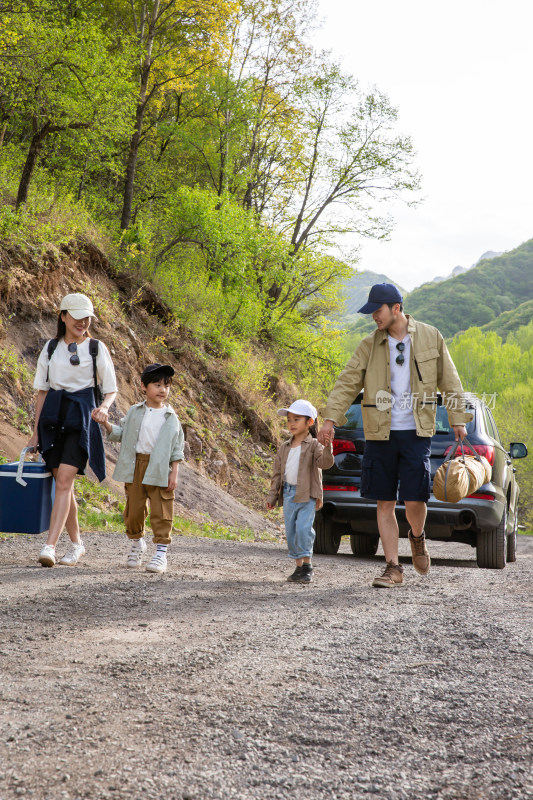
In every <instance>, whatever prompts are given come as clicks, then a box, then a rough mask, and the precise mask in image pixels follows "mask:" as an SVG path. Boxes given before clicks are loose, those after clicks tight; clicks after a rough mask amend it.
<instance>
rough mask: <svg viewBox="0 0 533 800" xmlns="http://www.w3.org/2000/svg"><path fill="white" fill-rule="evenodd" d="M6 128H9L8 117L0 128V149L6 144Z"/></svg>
mask: <svg viewBox="0 0 533 800" xmlns="http://www.w3.org/2000/svg"><path fill="white" fill-rule="evenodd" d="M6 130H7V119H6V121H5V122H4V124H3V125H2V128H1V129H0V150H1V149H2V147H3V146H4V137H5V135H6Z"/></svg>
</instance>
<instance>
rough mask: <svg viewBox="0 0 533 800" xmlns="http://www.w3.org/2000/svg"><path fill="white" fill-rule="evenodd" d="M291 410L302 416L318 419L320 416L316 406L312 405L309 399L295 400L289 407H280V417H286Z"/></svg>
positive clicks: (292, 412)
mask: <svg viewBox="0 0 533 800" xmlns="http://www.w3.org/2000/svg"><path fill="white" fill-rule="evenodd" d="M289 411H290V413H291V414H298V416H300V417H311V419H316V418H317V417H318V412H317V410H316V408H315V407H314V406H312V405H311V403H310V402H309V400H295V401H294V403H293V404H292V405H291V406H290V407H289V408H280V409H279V410H278V415H279V416H280V417H286V416H287V414H288V413H289Z"/></svg>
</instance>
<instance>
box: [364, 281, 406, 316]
mask: <svg viewBox="0 0 533 800" xmlns="http://www.w3.org/2000/svg"><path fill="white" fill-rule="evenodd" d="M385 303H403V297H402V296H401V294H400V292H399V291H398V289H397V288H396V286H394V284H392V283H375V284H374V285H373V286H372V288H371V289H370V294H369V295H368V303H365V305H364V306H363V307H362V308H360V309H359V311H358V312H357V313H358V314H373V313H374V311H377V310H378V308H381V306H383V305H385Z"/></svg>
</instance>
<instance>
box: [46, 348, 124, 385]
mask: <svg viewBox="0 0 533 800" xmlns="http://www.w3.org/2000/svg"><path fill="white" fill-rule="evenodd" d="M72 355H73V353H70V352H69V351H68V349H67V345H66V344H65V340H64V339H60V340H59V342H58V343H57V347H56V349H55V350H54V352H53V353H52V358H51V359H50V360H48V342H47V343H46V344H45V346H44V347H43V349H42V350H41V354H40V356H39V360H38V361H37V369H36V371H35V380H34V381H33V388H34V389H37V390H39V391H45V392H47V391H48V389H65V390H66V391H67V392H77V391H78V390H79V389H87V388H88V387H90V386H94V376H93V358H92V356H91V354H90V353H89V339H85V341H83V342H82V343H81V344H79V345H78V356H79V358H80V363H79V364H78V365H77V366H75V365H74V364H71V363H70V357H71V356H72ZM47 372H48V377H49V379H48V381H47V380H46V374H47ZM96 378H97V382H98V383H99V384H100V385H101V386H102V391H103V393H104V394H109V393H110V392H116V391H117V378H116V375H115V368H114V366H113V362H112V361H111V356H110V355H109V350H108V349H107V347H106V346H105V344H104V343H103V342H102V341H100V340H99V341H98V355H97V356H96Z"/></svg>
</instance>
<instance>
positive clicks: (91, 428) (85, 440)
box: [28, 294, 117, 567]
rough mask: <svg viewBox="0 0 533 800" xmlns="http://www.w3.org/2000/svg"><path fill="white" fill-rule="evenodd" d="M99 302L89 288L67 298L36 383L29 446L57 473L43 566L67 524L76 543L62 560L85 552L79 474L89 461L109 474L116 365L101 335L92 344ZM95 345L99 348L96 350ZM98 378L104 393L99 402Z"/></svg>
mask: <svg viewBox="0 0 533 800" xmlns="http://www.w3.org/2000/svg"><path fill="white" fill-rule="evenodd" d="M93 317H95V313H94V309H93V304H92V302H91V301H90V299H89V298H88V297H86V296H85V295H84V294H68V295H66V297H64V298H63V300H62V301H61V307H60V312H59V318H58V324H57V334H56V337H55V339H52V340H50V342H47V343H46V345H45V346H44V347H43V349H42V351H41V354H40V356H39V360H38V362H37V370H36V373H35V380H34V383H33V387H34V389H37V391H38V394H37V399H36V402H35V425H34V429H33V436H32V437H31V439H30V441H29V442H28V447H33V448H35V447H38V449H39V452H40V453H41V454H42V456H43V458H44V460H45V462H46V464H47V466H48V467H49V468H50V469H51V471H52V473H53V475H54V478H55V499H54V505H53V508H52V515H51V517H50V530H49V532H48V539H47V540H46V544H45V546H44V547H43V549H42V550H41V553H40V555H39V562H40V563H41V564H42V565H43V567H53V566H54V564H55V563H56V554H55V548H56V544H57V541H58V539H59V536H60V534H61V531H62V530H63V527H65V526H66V529H67V533H68V535H69V537H70V547H69V548H68V550H67V552H66V553H65V555H64V556H63V557H62V558H61V559H60V561H59V563H60V564H67V565H68V566H73V565H74V564H76V563H77V562H78V560H79V558H80V557H81V556H82V555H84V553H85V547H84V546H83V542H82V540H81V537H80V528H79V525H78V506H77V503H76V498H75V496H74V478H75V477H76V475H84V474H85V468H86V466H87V461H89V464H90V466H91V468H92V469H93V471H94V472H95V474H96V476H97V478H98V479H99V480H103V479H104V478H105V455H104V446H103V441H102V434H101V432H100V427H99V425H98V424H97V423H98V422H107V417H108V413H109V408H110V406H111V403H112V402H113V401H114V399H115V397H116V392H117V383H116V377H115V369H114V367H113V362H112V361H111V356H110V355H109V351H108V349H107V347H106V346H105V345H104V344H103V343H102V342H98V345H97V354H96V353H95V352H94V351H95V349H96V348H95V341H94V340H93V346H92V347H91V348H90V347H89V345H90V341H91V339H90V337H89V326H90V324H91V319H92V318H93ZM91 350H92V351H93V352H92V353H91ZM95 382H98V383H100V384H101V385H102V391H103V393H104V398H103V400H102V402H101V403H100V404H99V405H98V407H97V408H96V410H95V412H94V421H93V420H92V419H91V412H92V411H93V409H95V407H96V405H97V403H96V401H95V398H96V395H97V393H96V387H95Z"/></svg>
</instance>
